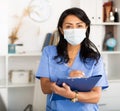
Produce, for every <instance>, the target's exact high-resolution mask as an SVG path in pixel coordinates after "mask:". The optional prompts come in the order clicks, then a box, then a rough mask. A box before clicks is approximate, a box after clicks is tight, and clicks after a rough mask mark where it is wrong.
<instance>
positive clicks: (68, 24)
mask: <svg viewBox="0 0 120 111" xmlns="http://www.w3.org/2000/svg"><path fill="white" fill-rule="evenodd" d="M65 24H68V25H72V23H65ZM76 24H83V22H78V23H76Z"/></svg>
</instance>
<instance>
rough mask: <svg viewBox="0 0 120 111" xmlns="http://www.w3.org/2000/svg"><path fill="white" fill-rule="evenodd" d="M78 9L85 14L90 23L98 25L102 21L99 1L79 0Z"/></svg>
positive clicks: (100, 2)
mask: <svg viewBox="0 0 120 111" xmlns="http://www.w3.org/2000/svg"><path fill="white" fill-rule="evenodd" d="M80 8H82V9H83V10H84V11H85V12H86V13H87V15H88V17H89V18H90V20H91V22H92V23H100V22H101V21H102V1H101V0H91V1H89V0H80Z"/></svg>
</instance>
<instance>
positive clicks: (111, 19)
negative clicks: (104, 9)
mask: <svg viewBox="0 0 120 111" xmlns="http://www.w3.org/2000/svg"><path fill="white" fill-rule="evenodd" d="M114 19H115V18H114V15H113V12H110V22H114Z"/></svg>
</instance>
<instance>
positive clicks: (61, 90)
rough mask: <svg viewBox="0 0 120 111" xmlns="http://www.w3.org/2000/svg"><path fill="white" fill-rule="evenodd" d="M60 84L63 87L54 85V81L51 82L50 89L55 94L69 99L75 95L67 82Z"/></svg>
mask: <svg viewBox="0 0 120 111" xmlns="http://www.w3.org/2000/svg"><path fill="white" fill-rule="evenodd" d="M62 86H63V87H59V86H58V85H56V83H51V90H52V91H53V92H54V93H55V94H58V95H61V96H63V97H66V98H69V99H71V98H74V97H75V92H73V91H71V89H70V87H69V86H68V85H67V84H65V83H63V84H62Z"/></svg>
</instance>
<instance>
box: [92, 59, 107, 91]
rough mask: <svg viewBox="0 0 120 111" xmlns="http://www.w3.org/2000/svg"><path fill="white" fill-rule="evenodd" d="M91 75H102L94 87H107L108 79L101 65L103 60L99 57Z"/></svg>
mask: <svg viewBox="0 0 120 111" xmlns="http://www.w3.org/2000/svg"><path fill="white" fill-rule="evenodd" d="M93 75H102V77H101V79H100V80H99V81H98V83H97V84H96V86H101V87H102V89H105V88H107V87H108V79H107V76H106V73H105V68H104V64H103V60H102V58H101V57H100V59H99V61H98V63H97V64H95V67H94V71H93Z"/></svg>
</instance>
